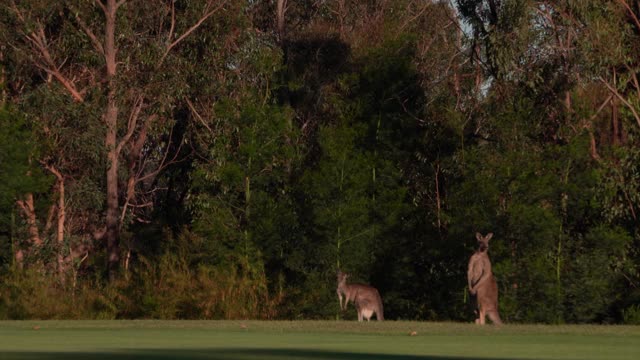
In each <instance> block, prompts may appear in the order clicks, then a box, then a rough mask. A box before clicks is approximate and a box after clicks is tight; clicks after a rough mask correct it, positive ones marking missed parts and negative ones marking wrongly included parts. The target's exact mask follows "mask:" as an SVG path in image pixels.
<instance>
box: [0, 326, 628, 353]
mask: <svg viewBox="0 0 640 360" xmlns="http://www.w3.org/2000/svg"><path fill="white" fill-rule="evenodd" d="M412 332H415V333H414V334H413V335H410V334H411V333H412ZM0 359H2V360H4V359H7V360H8V359H71V360H75V359H98V360H106V359H149V360H151V359H230V360H244V359H284V360H294V359H313V360H324V359H339V360H341V359H356V360H358V359H382V360H420V359H434V360H456V359H581V360H584V359H634V360H637V359H640V327H633V326H589V325H581V326H577V325H576V326H550V325H505V326H502V327H500V328H496V327H493V326H485V327H479V326H476V325H473V324H459V323H427V322H405V321H385V322H381V323H378V322H370V323H357V322H352V321H348V322H347V321H0Z"/></svg>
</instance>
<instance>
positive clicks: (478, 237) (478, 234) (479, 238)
mask: <svg viewBox="0 0 640 360" xmlns="http://www.w3.org/2000/svg"><path fill="white" fill-rule="evenodd" d="M476 239H477V240H478V241H482V234H480V233H479V232H477V233H476Z"/></svg>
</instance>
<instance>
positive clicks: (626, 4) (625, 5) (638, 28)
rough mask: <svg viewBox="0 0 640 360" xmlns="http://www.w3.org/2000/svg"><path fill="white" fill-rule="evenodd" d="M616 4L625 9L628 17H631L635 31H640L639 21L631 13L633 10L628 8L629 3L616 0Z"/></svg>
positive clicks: (634, 14) (623, 0)
mask: <svg viewBox="0 0 640 360" xmlns="http://www.w3.org/2000/svg"><path fill="white" fill-rule="evenodd" d="M618 2H619V3H620V4H621V5H622V6H623V7H624V8H625V9H627V11H628V12H629V16H631V19H632V20H633V22H634V23H635V24H636V29H637V30H638V31H640V19H638V17H637V16H636V13H634V12H633V9H632V8H631V6H629V3H627V2H626V1H625V0H618Z"/></svg>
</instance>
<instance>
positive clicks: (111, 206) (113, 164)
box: [104, 0, 120, 279]
mask: <svg viewBox="0 0 640 360" xmlns="http://www.w3.org/2000/svg"><path fill="white" fill-rule="evenodd" d="M116 9H117V4H116V0H107V3H106V6H105V17H106V24H105V42H104V55H105V62H106V67H107V83H108V86H109V89H108V99H107V109H106V112H105V114H104V121H105V124H106V126H107V133H106V136H105V146H106V148H107V160H108V162H109V163H108V165H107V166H108V167H107V214H106V233H105V239H106V242H107V259H108V260H107V261H108V264H107V271H108V273H109V278H110V279H113V278H114V277H115V274H116V272H117V271H118V264H119V262H120V244H119V238H118V235H119V234H118V209H119V204H118V151H117V144H116V141H117V133H118V106H117V103H116V91H115V84H114V79H115V75H116V52H117V50H116V43H115V20H116Z"/></svg>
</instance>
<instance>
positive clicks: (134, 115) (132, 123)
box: [116, 95, 144, 156]
mask: <svg viewBox="0 0 640 360" xmlns="http://www.w3.org/2000/svg"><path fill="white" fill-rule="evenodd" d="M143 106H144V96H143V95H139V96H138V97H137V98H136V100H135V102H134V105H133V109H132V110H131V114H130V115H129V121H128V123H127V133H126V134H125V135H124V137H123V138H122V140H120V142H119V143H118V145H117V146H116V156H120V152H121V151H122V148H123V147H124V146H125V145H126V144H127V143H128V142H129V139H131V136H132V135H133V133H134V132H135V130H136V123H137V122H138V118H139V117H140V111H141V110H142V107H143Z"/></svg>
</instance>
